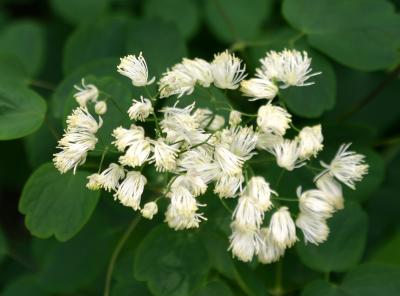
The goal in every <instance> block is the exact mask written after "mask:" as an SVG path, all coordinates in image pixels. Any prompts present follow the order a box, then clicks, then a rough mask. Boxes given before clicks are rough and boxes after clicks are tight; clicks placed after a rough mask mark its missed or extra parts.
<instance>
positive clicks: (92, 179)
mask: <svg viewBox="0 0 400 296" xmlns="http://www.w3.org/2000/svg"><path fill="white" fill-rule="evenodd" d="M87 179H88V180H89V181H88V182H87V184H86V187H87V188H88V189H89V190H93V191H96V190H99V189H100V188H101V181H100V175H99V174H97V173H96V174H91V175H90V176H88V177H87Z"/></svg>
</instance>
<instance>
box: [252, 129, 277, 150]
mask: <svg viewBox="0 0 400 296" xmlns="http://www.w3.org/2000/svg"><path fill="white" fill-rule="evenodd" d="M282 142H283V137H282V136H278V135H274V134H267V133H264V132H259V133H258V134H257V145H256V148H257V149H260V150H269V149H271V148H272V147H273V146H274V145H277V144H281V143H282Z"/></svg>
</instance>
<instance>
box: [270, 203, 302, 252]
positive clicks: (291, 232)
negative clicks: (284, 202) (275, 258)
mask: <svg viewBox="0 0 400 296" xmlns="http://www.w3.org/2000/svg"><path fill="white" fill-rule="evenodd" d="M269 231H270V236H271V239H272V241H274V242H275V243H276V244H277V245H278V246H279V247H280V248H286V247H291V246H292V245H293V244H294V243H295V242H296V241H297V237H296V226H295V224H294V222H293V219H292V217H291V216H290V212H289V210H288V208H287V207H281V208H280V209H279V210H278V211H276V212H275V213H274V214H273V215H272V217H271V221H270V224H269Z"/></svg>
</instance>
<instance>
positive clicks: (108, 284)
mask: <svg viewBox="0 0 400 296" xmlns="http://www.w3.org/2000/svg"><path fill="white" fill-rule="evenodd" d="M140 218H141V216H140V215H137V216H136V217H135V218H134V219H133V220H132V222H131V224H129V226H128V228H127V229H126V231H125V232H124V234H123V235H122V237H121V238H120V240H119V241H118V243H117V245H116V246H115V249H114V251H113V253H112V255H111V259H110V263H109V264H108V268H107V274H106V283H105V286H104V296H110V289H111V280H112V274H113V271H114V267H115V263H116V262H117V259H118V256H119V254H120V253H121V250H122V248H123V247H124V245H125V243H126V241H127V240H128V238H129V236H130V235H131V234H132V232H133V230H134V229H135V228H136V226H137V224H138V223H139V221H140Z"/></svg>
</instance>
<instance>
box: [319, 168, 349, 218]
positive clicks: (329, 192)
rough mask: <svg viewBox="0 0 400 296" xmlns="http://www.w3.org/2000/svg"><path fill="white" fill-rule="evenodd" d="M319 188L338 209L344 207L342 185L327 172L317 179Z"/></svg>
mask: <svg viewBox="0 0 400 296" xmlns="http://www.w3.org/2000/svg"><path fill="white" fill-rule="evenodd" d="M316 185H317V188H318V189H319V190H321V191H323V192H324V193H325V196H326V200H327V201H328V202H329V203H330V204H331V205H332V206H333V207H334V208H335V209H336V210H341V209H343V207H344V205H343V204H344V199H343V191H342V185H340V183H339V182H337V181H336V180H335V179H334V178H333V177H331V176H330V175H328V174H326V175H324V176H322V177H320V178H319V179H318V180H317V181H316Z"/></svg>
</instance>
